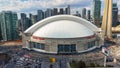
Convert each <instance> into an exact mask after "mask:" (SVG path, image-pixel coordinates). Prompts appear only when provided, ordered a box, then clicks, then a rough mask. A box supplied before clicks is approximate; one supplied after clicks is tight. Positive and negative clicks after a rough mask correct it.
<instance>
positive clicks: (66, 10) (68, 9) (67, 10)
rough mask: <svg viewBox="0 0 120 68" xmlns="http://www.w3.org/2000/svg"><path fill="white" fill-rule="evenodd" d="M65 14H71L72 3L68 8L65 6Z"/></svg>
mask: <svg viewBox="0 0 120 68" xmlns="http://www.w3.org/2000/svg"><path fill="white" fill-rule="evenodd" d="M65 14H68V15H70V14H71V12H70V5H68V6H67V8H65Z"/></svg>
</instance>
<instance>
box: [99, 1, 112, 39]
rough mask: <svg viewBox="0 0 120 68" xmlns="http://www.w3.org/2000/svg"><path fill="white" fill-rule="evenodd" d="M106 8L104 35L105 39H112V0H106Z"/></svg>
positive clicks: (103, 25) (103, 26)
mask: <svg viewBox="0 0 120 68" xmlns="http://www.w3.org/2000/svg"><path fill="white" fill-rule="evenodd" d="M105 1H106V2H105V8H104V13H103V19H102V27H101V29H102V32H103V33H102V35H103V38H105V39H111V38H112V37H111V35H112V31H111V30H112V0H105Z"/></svg>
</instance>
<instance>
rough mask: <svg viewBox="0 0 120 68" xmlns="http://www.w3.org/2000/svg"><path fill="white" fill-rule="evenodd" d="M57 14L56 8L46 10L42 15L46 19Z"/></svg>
mask: <svg viewBox="0 0 120 68" xmlns="http://www.w3.org/2000/svg"><path fill="white" fill-rule="evenodd" d="M57 14H58V12H57V8H54V10H52V9H50V8H48V9H47V10H46V11H45V13H44V17H45V18H47V17H50V16H52V15H57Z"/></svg>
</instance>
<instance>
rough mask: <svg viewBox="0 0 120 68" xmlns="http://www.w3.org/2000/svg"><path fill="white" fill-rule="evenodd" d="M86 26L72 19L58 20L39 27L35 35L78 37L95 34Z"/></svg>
mask: <svg viewBox="0 0 120 68" xmlns="http://www.w3.org/2000/svg"><path fill="white" fill-rule="evenodd" d="M93 34H94V32H93V31H92V30H90V29H89V28H87V27H86V26H84V25H82V24H80V23H78V22H75V21H71V20H57V21H53V22H50V23H48V24H46V25H44V26H42V27H40V28H38V29H37V30H36V31H35V32H34V33H33V36H37V37H45V38H76V37H86V36H91V35H93Z"/></svg>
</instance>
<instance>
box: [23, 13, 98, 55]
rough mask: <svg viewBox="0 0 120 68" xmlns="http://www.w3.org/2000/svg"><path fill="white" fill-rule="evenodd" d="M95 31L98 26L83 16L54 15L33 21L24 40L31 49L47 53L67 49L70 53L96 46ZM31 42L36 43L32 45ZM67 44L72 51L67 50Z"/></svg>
mask: <svg viewBox="0 0 120 68" xmlns="http://www.w3.org/2000/svg"><path fill="white" fill-rule="evenodd" d="M97 32H99V28H97V27H96V26H95V25H93V24H92V23H91V22H89V21H87V20H85V19H83V18H80V17H76V16H72V15H56V16H51V17H48V18H46V19H43V20H41V21H39V22H37V23H35V24H34V25H32V26H31V27H30V28H28V29H27V30H26V31H25V32H24V34H25V37H26V39H25V40H27V41H28V43H29V42H30V44H29V45H31V46H30V47H31V49H34V50H37V51H40V52H41V51H42V52H47V53H48V52H49V53H58V52H60V53H61V52H62V53H64V49H65V50H66V52H65V53H68V52H69V51H70V52H69V53H71V52H79V51H85V50H88V49H89V48H91V47H93V46H96V45H97V46H98V44H99V43H97V42H96V41H98V40H96V39H97V38H98V37H97ZM86 41H88V42H86ZM31 42H34V44H35V43H38V44H36V46H34V44H33V43H32V44H31ZM28 43H26V42H25V45H26V44H27V45H26V47H27V48H28V46H29V45H28ZM81 44H82V45H81ZM48 45H49V46H48ZM69 45H70V46H71V47H73V49H74V50H73V51H72V50H69V49H72V48H70V47H69ZM85 45H86V46H85ZM67 46H68V47H67ZM74 46H75V47H74ZM82 46H83V49H82ZM62 47H63V49H62ZM65 47H66V48H65ZM79 47H80V48H79ZM52 48H54V49H52ZM67 49H68V50H67ZM62 50H63V51H62Z"/></svg>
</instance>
